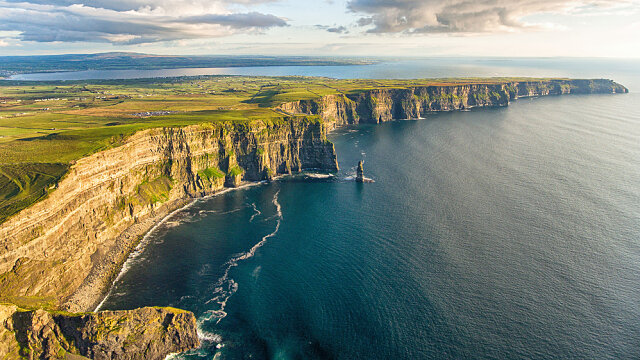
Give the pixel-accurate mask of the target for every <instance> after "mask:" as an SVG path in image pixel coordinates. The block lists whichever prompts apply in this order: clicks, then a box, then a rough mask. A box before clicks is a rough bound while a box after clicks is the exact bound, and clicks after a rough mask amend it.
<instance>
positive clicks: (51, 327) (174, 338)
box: [0, 305, 199, 360]
mask: <svg viewBox="0 0 640 360" xmlns="http://www.w3.org/2000/svg"><path fill="white" fill-rule="evenodd" d="M198 346H199V340H198V335H197V330H196V319H195V316H194V315H193V313H191V312H187V311H183V310H178V309H173V308H141V309H137V310H132V311H105V312H101V313H92V314H70V313H59V312H47V311H44V310H31V311H27V310H22V309H19V308H17V307H16V306H15V305H0V355H3V356H4V357H3V359H19V358H25V359H65V358H66V359H82V358H91V359H104V360H107V359H158V360H161V359H164V358H165V357H166V356H167V355H169V354H172V353H177V352H183V351H186V350H189V349H193V348H196V347H198Z"/></svg>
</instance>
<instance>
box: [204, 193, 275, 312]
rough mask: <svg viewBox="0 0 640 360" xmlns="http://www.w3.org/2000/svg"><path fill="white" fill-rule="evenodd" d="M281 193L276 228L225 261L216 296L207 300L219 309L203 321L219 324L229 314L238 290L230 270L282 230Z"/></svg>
mask: <svg viewBox="0 0 640 360" xmlns="http://www.w3.org/2000/svg"><path fill="white" fill-rule="evenodd" d="M279 194H280V191H278V192H276V194H275V195H274V197H273V204H274V205H275V206H276V214H277V217H278V220H277V222H276V228H275V230H273V232H271V233H270V234H268V235H265V236H263V237H262V239H261V240H260V241H259V242H258V243H257V244H255V245H253V247H252V248H251V249H249V251H247V252H245V253H241V254H238V255H236V256H234V257H232V258H231V259H230V260H229V261H227V262H226V263H225V265H226V268H225V270H224V274H223V275H222V277H220V279H218V281H217V282H216V284H215V289H214V292H213V294H214V297H213V298H211V299H209V301H207V302H206V304H211V303H217V304H218V309H217V310H209V311H207V312H205V316H204V317H203V318H202V319H201V321H215V322H216V324H218V323H219V322H220V321H221V320H222V319H224V318H225V317H226V316H227V313H226V312H225V308H226V306H227V301H228V300H229V298H230V297H231V296H232V295H233V294H235V293H236V291H238V283H236V282H235V281H234V280H233V279H231V278H230V277H229V272H230V271H231V269H232V268H234V267H236V266H238V263H239V262H241V261H243V260H247V259H249V258H252V257H254V256H255V254H256V251H258V249H259V248H261V247H262V246H264V244H265V243H266V242H267V241H268V240H269V239H270V238H272V237H274V236H275V235H276V234H277V233H278V231H279V230H280V222H281V221H282V207H281V206H280V203H279V202H278V195H279Z"/></svg>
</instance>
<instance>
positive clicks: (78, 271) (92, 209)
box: [0, 117, 337, 312]
mask: <svg viewBox="0 0 640 360" xmlns="http://www.w3.org/2000/svg"><path fill="white" fill-rule="evenodd" d="M308 168H316V169H324V170H328V171H336V170H337V161H336V155H335V151H334V148H333V144H331V143H330V142H328V141H327V140H326V132H325V128H324V126H323V124H322V122H320V121H319V120H317V119H313V118H306V117H296V118H289V119H282V120H279V121H251V122H229V123H207V124H203V125H199V126H189V127H182V128H164V129H152V130H145V131H141V132H138V133H136V134H134V135H132V136H131V137H130V138H129V139H127V140H126V141H125V143H124V144H123V145H122V146H119V147H117V148H114V149H110V150H107V151H103V152H100V153H97V154H94V155H91V156H89V157H86V158H83V159H81V160H79V161H78V162H77V163H76V164H74V165H73V166H72V167H71V169H70V171H69V172H68V173H67V175H66V176H65V177H64V178H63V179H62V180H61V181H60V182H59V184H58V188H57V189H56V190H55V191H53V192H52V193H51V194H50V196H49V197H47V198H46V199H44V200H43V201H41V202H39V203H36V204H35V205H33V206H31V207H29V208H27V209H25V210H23V211H22V212H20V213H19V214H18V215H17V216H14V217H12V218H10V219H9V220H8V221H6V222H5V223H3V224H2V225H0V248H1V249H2V253H1V254H0V274H2V275H1V276H0V297H1V298H2V300H3V301H7V302H12V303H15V304H18V305H21V304H29V303H36V304H38V305H42V304H44V303H48V304H49V306H50V307H52V308H56V307H59V306H60V305H64V306H63V308H64V309H65V310H68V311H72V312H78V311H87V310H92V309H93V308H94V307H95V305H96V304H97V302H99V300H100V297H101V295H102V294H103V293H104V292H106V290H108V288H109V286H110V285H111V282H112V281H113V279H114V277H115V275H116V274H117V272H118V271H119V269H120V267H121V265H122V263H123V262H124V261H125V260H126V257H127V256H128V254H129V253H130V252H131V250H132V249H133V248H134V247H135V246H136V245H137V244H138V242H139V239H140V235H142V234H144V233H145V232H146V231H148V229H150V228H151V227H152V226H153V224H154V223H155V222H157V221H158V220H159V219H160V218H161V217H163V216H164V215H166V214H167V213H168V212H169V211H172V210H174V209H176V208H178V207H180V206H182V205H184V204H185V203H186V202H187V201H188V199H189V198H194V197H201V196H205V195H209V194H213V193H215V192H217V191H220V190H221V189H223V188H224V187H225V186H237V185H239V183H240V181H258V180H263V179H269V178H271V177H273V176H274V175H278V174H288V173H291V172H296V171H300V170H302V169H308Z"/></svg>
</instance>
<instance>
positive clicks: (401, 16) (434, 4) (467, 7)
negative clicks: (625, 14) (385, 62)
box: [347, 0, 638, 33]
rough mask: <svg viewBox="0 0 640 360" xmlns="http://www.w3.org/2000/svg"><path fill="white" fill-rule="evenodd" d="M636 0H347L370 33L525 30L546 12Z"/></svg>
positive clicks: (633, 1) (586, 8) (586, 9)
mask: <svg viewBox="0 0 640 360" xmlns="http://www.w3.org/2000/svg"><path fill="white" fill-rule="evenodd" d="M637 3H638V0H349V1H348V3H347V4H348V5H347V6H348V8H349V10H351V11H352V12H355V13H357V14H362V15H363V16H362V17H361V18H360V19H359V20H358V25H360V26H372V27H371V28H370V29H368V32H371V33H483V32H498V31H513V30H517V29H521V28H525V27H528V26H530V25H527V24H526V23H525V22H523V20H522V18H524V17H525V16H528V15H533V14H539V13H547V12H567V11H571V10H572V9H580V11H598V10H600V9H602V8H606V7H611V6H615V5H619V4H635V5H637Z"/></svg>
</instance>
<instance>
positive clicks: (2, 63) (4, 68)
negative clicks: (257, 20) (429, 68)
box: [0, 52, 375, 77]
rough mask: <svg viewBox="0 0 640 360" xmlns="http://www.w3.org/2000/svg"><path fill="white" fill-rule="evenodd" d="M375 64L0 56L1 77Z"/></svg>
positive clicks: (127, 56) (285, 58) (313, 60)
mask: <svg viewBox="0 0 640 360" xmlns="http://www.w3.org/2000/svg"><path fill="white" fill-rule="evenodd" d="M374 62H375V61H374V60H366V59H356V58H348V57H320V56H318V57H301V56H264V55H261V56H257V55H255V56H248V55H247V56H225V55H217V56H216V55H200V56H198V55H184V56H175V55H153V54H141V53H133V52H109V53H97V54H68V55H39V56H0V77H6V76H10V75H16V74H25V73H41V72H60V71H84V70H133V69H135V70H156V69H176V68H225V67H241V66H332V65H369V64H372V63H374Z"/></svg>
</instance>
